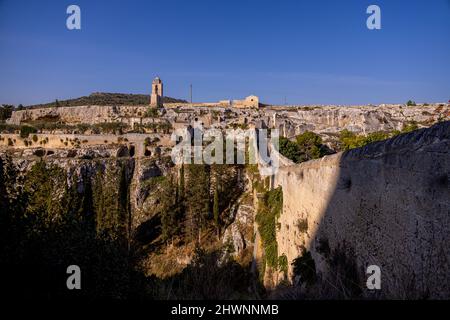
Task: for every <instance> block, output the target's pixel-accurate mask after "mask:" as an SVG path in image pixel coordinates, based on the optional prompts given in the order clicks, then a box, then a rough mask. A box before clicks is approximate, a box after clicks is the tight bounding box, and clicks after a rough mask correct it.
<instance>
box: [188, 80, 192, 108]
mask: <svg viewBox="0 0 450 320" xmlns="http://www.w3.org/2000/svg"><path fill="white" fill-rule="evenodd" d="M189 88H190V94H191V104H192V83H191V84H190V85H189Z"/></svg>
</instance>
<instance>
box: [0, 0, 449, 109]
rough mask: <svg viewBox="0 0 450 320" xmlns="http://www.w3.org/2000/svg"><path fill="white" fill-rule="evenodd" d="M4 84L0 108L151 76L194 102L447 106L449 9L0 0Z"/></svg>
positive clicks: (354, 0) (419, 0)
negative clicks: (72, 26) (374, 15)
mask: <svg viewBox="0 0 450 320" xmlns="http://www.w3.org/2000/svg"><path fill="white" fill-rule="evenodd" d="M70 4H77V5H79V6H80V8H81V19H82V22H81V26H82V29H81V30H79V31H69V30H67V28H66V18H67V16H68V15H67V14H66V8H67V6H68V5H70ZM370 4H377V5H379V6H380V7H381V19H382V29H381V30H376V31H370V30H368V29H367V27H366V19H367V17H368V15H367V14H366V8H367V6H368V5H370ZM0 75H1V76H0V103H12V104H19V103H22V104H24V105H27V104H32V103H42V102H48V101H54V100H55V99H60V100H62V99H66V98H72V97H78V96H82V95H88V94H90V93H92V92H96V91H103V92H124V93H148V92H149V90H150V83H151V80H152V78H153V77H154V76H155V75H159V76H160V77H161V78H162V79H163V81H164V83H165V95H167V96H172V97H176V98H185V99H188V97H189V84H190V83H192V84H193V88H194V90H193V91H194V100H195V101H216V100H219V99H230V98H235V99H237V98H242V97H244V96H246V95H249V94H256V95H259V96H260V98H261V100H262V101H263V102H268V103H284V100H285V97H286V100H287V102H288V103H291V104H293V103H299V104H315V103H318V104H325V103H332V104H358V103H383V102H386V103H389V102H405V101H406V100H408V99H413V100H416V101H417V102H435V101H447V100H449V99H450V80H449V79H450V0H432V1H431V0H416V1H400V0H386V1H382V0H372V1H365V0H345V1H344V0H334V1H332V0H330V1H312V0H308V1H303V0H292V1H288V0H270V1H266V0H240V1H232V0H226V1H225V0H214V1H211V0H177V1H176V0H159V1H153V0H147V1H134V0H130V1H115V0H109V1H106V0H105V1H98V0H97V1H94V0H72V1H63V0H58V1H45V0H40V1H20V0H0Z"/></svg>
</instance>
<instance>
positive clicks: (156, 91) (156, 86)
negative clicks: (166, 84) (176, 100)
mask: <svg viewBox="0 0 450 320" xmlns="http://www.w3.org/2000/svg"><path fill="white" fill-rule="evenodd" d="M162 97H163V83H162V81H161V79H160V78H159V77H156V78H155V79H153V81H152V94H151V96H150V105H152V106H155V107H162V105H163V102H162Z"/></svg>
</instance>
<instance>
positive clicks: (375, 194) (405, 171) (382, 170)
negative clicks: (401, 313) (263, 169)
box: [274, 122, 450, 298]
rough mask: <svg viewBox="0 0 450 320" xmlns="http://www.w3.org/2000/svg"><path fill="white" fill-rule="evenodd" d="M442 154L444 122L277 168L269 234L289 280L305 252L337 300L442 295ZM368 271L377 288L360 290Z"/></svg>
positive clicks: (449, 198)
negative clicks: (377, 276)
mask: <svg viewBox="0 0 450 320" xmlns="http://www.w3.org/2000/svg"><path fill="white" fill-rule="evenodd" d="M449 150H450V122H442V123H439V124H437V125H434V126H433V127H431V128H429V129H422V130H418V131H414V132H412V133H409V134H402V135H399V136H397V137H395V138H392V139H389V140H386V141H382V142H377V143H373V144H370V145H367V146H366V147H363V148H359V149H354V150H351V151H348V152H345V153H338V154H335V155H331V156H325V157H324V158H322V159H318V160H313V161H308V162H305V163H302V164H299V165H294V166H289V167H283V168H281V169H280V170H279V171H278V172H277V174H276V175H275V176H274V185H275V186H281V187H282V190H283V209H282V213H281V215H280V218H279V219H278V223H279V228H278V229H277V232H276V237H277V243H278V255H279V256H281V255H286V256H287V259H288V278H289V279H290V280H294V282H295V281H300V282H302V280H303V281H304V279H299V277H298V275H297V277H295V276H296V275H294V274H293V273H294V270H293V266H292V265H291V263H292V262H293V261H294V259H295V258H297V257H299V256H302V255H304V254H305V251H304V249H303V248H305V249H306V251H308V252H310V253H311V256H312V258H313V260H314V264H315V268H316V271H317V274H318V279H319V280H320V281H322V284H326V283H329V284H333V286H332V287H333V290H335V291H337V292H336V293H335V294H336V295H338V296H340V297H349V296H351V295H352V294H351V293H353V294H355V295H359V294H362V295H363V296H365V297H387V298H426V297H431V298H448V297H449V295H450V287H449V283H450V281H449V279H450V278H449V277H450V276H449V275H450V263H449V261H450V251H449V250H448V248H449V247H450V215H449V213H450V211H449V210H450V188H449V181H450V161H449ZM369 265H377V266H379V267H380V268H381V279H382V284H381V287H382V289H381V290H380V291H377V290H375V291H369V290H368V289H367V288H366V279H367V275H366V268H367V266H369ZM281 278H282V275H281V274H280V275H279V277H278V281H280V280H281ZM300 278H301V277H300ZM300 284H301V283H300ZM328 296H330V295H328Z"/></svg>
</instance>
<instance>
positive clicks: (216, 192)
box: [213, 185, 220, 236]
mask: <svg viewBox="0 0 450 320" xmlns="http://www.w3.org/2000/svg"><path fill="white" fill-rule="evenodd" d="M219 214H220V212H219V190H218V186H217V185H216V187H215V188H214V203H213V216H214V223H215V225H216V228H217V236H220V221H219V218H220V216H219Z"/></svg>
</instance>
